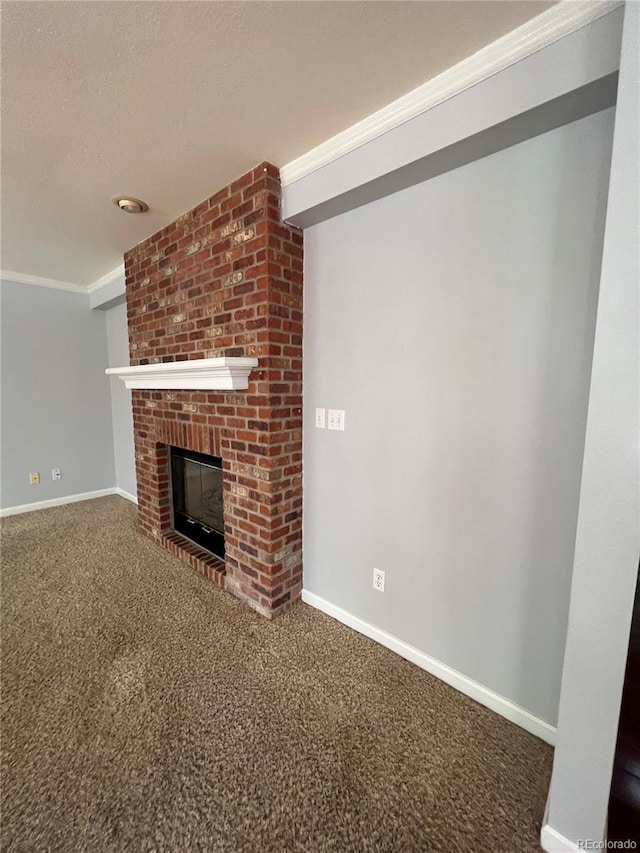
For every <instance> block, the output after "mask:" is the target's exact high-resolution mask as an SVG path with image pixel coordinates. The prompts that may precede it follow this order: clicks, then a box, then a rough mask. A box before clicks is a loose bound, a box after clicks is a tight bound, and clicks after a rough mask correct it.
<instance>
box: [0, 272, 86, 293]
mask: <svg viewBox="0 0 640 853" xmlns="http://www.w3.org/2000/svg"><path fill="white" fill-rule="evenodd" d="M0 278H2V279H6V280H7V281H15V282H17V283H18V284H32V285H35V286H36V287H50V288H53V289H54V290H68V291H69V292H70V293H84V294H85V295H86V293H87V288H86V287H83V285H81V284H74V283H73V282H71V281H58V280H57V279H55V278H41V276H39V275H25V274H24V273H21V272H12V271H11V270H0Z"/></svg>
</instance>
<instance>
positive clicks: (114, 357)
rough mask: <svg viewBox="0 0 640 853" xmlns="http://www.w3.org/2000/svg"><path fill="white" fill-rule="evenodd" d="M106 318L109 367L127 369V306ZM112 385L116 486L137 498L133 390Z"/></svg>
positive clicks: (113, 378)
mask: <svg viewBox="0 0 640 853" xmlns="http://www.w3.org/2000/svg"><path fill="white" fill-rule="evenodd" d="M105 316H106V320H107V342H108V348H109V367H123V366H126V365H128V364H129V333H128V330H127V306H126V304H123V305H117V306H116V307H115V308H110V309H109V310H108V311H106V314H105ZM110 382H111V414H112V418H113V450H114V458H115V469H116V486H117V488H119V489H121V490H122V491H124V492H126V493H127V494H128V495H131V496H133V497H135V496H136V495H137V490H136V467H135V450H134V443H133V412H132V409H131V391H129V390H128V389H127V388H126V387H125V384H124V382H122V380H121V379H118V377H117V376H111V377H110Z"/></svg>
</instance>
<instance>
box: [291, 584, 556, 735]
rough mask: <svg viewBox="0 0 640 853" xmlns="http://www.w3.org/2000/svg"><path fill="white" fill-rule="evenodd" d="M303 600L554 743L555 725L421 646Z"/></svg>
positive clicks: (311, 597) (309, 597)
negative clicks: (423, 650)
mask: <svg viewBox="0 0 640 853" xmlns="http://www.w3.org/2000/svg"><path fill="white" fill-rule="evenodd" d="M302 600H303V601H304V602H305V603H306V604H309V605H311V607H315V608H316V609H317V610H322V612H323V613H326V614H327V615H328V616H332V617H333V618H334V619H337V620H338V622H342V623H344V624H345V625H348V626H349V627H350V628H353V629H354V630H355V631H358V632H359V633H360V634H364V635H365V637H369V639H371V640H375V641H376V642H377V643H380V645H382V646H386V648H388V649H391V651H392V652H396V654H398V655H400V656H401V657H403V658H405V659H406V660H408V661H411V663H414V664H415V665H416V666H419V667H420V668H421V669H424V670H426V672H429V673H431V675H435V676H436V677H437V678H440V679H441V680H442V681H445V682H446V683H447V684H449V685H450V686H451V687H455V688H456V690H459V691H460V692H461V693H464V694H466V695H467V696H469V697H470V698H471V699H474V700H475V701H476V702H479V703H480V704H481V705H484V706H485V707H486V708H490V709H491V710H492V711H495V712H496V713H497V714H500V716H501V717H504V718H505V719H507V720H509V721H510V722H512V723H515V724H516V725H517V726H520V727H521V728H523V729H525V730H526V731H528V732H530V733H531V734H532V735H535V736H536V737H539V738H540V739H541V740H544V741H546V743H550V744H551V745H553V744H554V743H555V736H556V729H555V727H554V726H552V725H550V724H549V723H546V722H545V721H544V720H541V719H540V718H539V717H535V716H534V715H533V714H531V713H530V712H529V711H526V710H525V709H524V708H521V707H520V706H519V705H516V704H515V703H513V702H511V701H510V700H509V699H505V697H504V696H500V694H498V693H494V691H493V690H489V688H488V687H485V686H484V685H482V684H479V683H478V682H477V681H473V679H471V678H468V677H467V676H466V675H463V674H462V673H460V672H457V671H456V670H455V669H451V667H449V666H447V665H446V664H444V663H441V662H440V661H438V660H436V659H435V658H432V657H430V656H429V655H427V654H425V653H424V652H421V651H420V649H416V648H415V647H414V646H410V645H409V644H408V643H405V642H404V641H403V640H400V639H398V637H394V636H393V635H392V634H388V633H387V632H386V631H383V630H382V629H381V628H377V627H376V626H375V625H372V624H371V623H370V622H365V621H364V619H360V618H359V617H358V616H354V615H353V614H351V613H348V612H347V611H346V610H343V609H342V608H341V607H338V606H337V605H335V604H331V602H329V601H327V600H326V599H324V598H321V597H320V596H319V595H315V594H314V593H313V592H309V591H308V590H306V589H303V590H302Z"/></svg>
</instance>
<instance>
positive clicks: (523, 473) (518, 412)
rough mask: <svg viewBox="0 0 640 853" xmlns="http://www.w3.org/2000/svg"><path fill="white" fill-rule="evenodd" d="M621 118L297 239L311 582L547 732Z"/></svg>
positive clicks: (497, 158)
mask: <svg viewBox="0 0 640 853" xmlns="http://www.w3.org/2000/svg"><path fill="white" fill-rule="evenodd" d="M612 113H613V111H612V110H608V111H606V112H604V113H599V114H596V115H594V116H591V117H589V118H586V119H583V120H581V121H579V122H576V123H574V124H572V125H568V126H566V127H563V128H560V129H559V130H556V131H553V132H551V133H548V134H545V135H544V136H539V137H537V138H535V139H532V140H529V141H527V142H524V143H522V144H520V145H518V146H515V147H513V148H510V149H508V150H505V151H502V152H500V153H498V154H495V155H492V156H491V157H488V158H486V159H484V160H481V161H478V162H475V163H471V164H469V165H467V166H464V167H462V168H460V169H458V170H456V171H454V172H450V173H447V174H444V175H441V176H439V177H436V178H434V179H432V180H431V181H428V182H426V183H423V184H420V185H417V186H415V187H412V188H411V189H408V190H405V191H403V192H402V193H398V194H396V195H393V196H390V197H388V198H385V199H382V200H380V201H376V202H374V203H372V204H370V205H367V206H364V207H362V208H359V209H357V210H354V211H351V212H349V213H345V214H343V215H342V216H339V217H336V218H334V219H331V220H328V221H326V222H323V223H321V224H318V225H316V226H313V227H311V228H309V229H308V230H306V231H305V341H304V365H305V374H304V381H305V386H304V387H305V391H304V404H305V441H304V470H305V474H304V478H305V479H304V493H305V505H304V511H305V531H304V557H305V576H304V586H305V589H306V590H308V591H310V592H312V593H315V594H316V595H319V596H321V597H323V598H324V599H326V600H328V601H330V602H331V603H333V604H335V605H338V606H340V607H342V608H344V609H345V610H347V611H349V612H350V613H352V614H354V615H356V616H358V617H360V618H362V619H365V620H367V621H368V622H370V623H373V624H374V625H376V626H378V627H380V628H382V629H383V630H385V631H388V632H389V633H391V634H393V635H395V636H396V637H399V638H400V639H402V640H404V641H405V642H407V643H409V644H411V645H413V646H415V647H416V648H418V649H420V650H422V651H424V652H425V653H427V654H429V655H431V656H432V657H434V658H436V659H438V660H439V661H441V662H443V663H445V664H446V665H448V666H450V667H452V668H454V669H456V670H458V671H459V672H461V673H463V674H464V675H466V676H468V677H470V678H472V679H474V680H476V681H478V682H480V683H481V684H483V685H485V686H486V687H488V688H490V689H492V690H494V691H496V692H497V693H499V694H501V695H502V696H505V697H506V698H508V699H510V700H511V701H513V702H515V703H516V704H518V705H520V706H522V707H523V708H525V709H527V710H528V711H530V712H531V713H533V714H534V715H536V716H539V717H541V718H542V719H543V720H545V721H547V722H549V723H551V724H555V722H556V715H557V706H558V695H559V689H560V675H561V666H562V655H563V650H564V641H565V633H566V622H567V608H568V599H569V586H570V577H571V565H572V559H573V546H574V536H575V525H576V516H577V501H578V491H579V485H580V469H581V461H582V450H583V441H584V430H585V419H586V407H587V393H588V384H589V373H590V364H591V355H592V342H593V328H594V322H595V306H596V298H597V288H598V279H599V273H600V258H601V248H602V234H603V228H604V215H605V204H606V193H607V183H608V167H609V156H610V146H611V134H612V120H613V115H612ZM316 406H323V407H327V408H329V407H330V408H341V409H345V410H346V429H345V432H333V431H328V430H317V429H314V423H313V415H314V408H315V407H316ZM374 566H377V567H379V568H382V569H384V570H385V571H386V592H385V593H384V594H381V593H378V592H374V591H373V589H372V577H371V576H372V569H373V567H374Z"/></svg>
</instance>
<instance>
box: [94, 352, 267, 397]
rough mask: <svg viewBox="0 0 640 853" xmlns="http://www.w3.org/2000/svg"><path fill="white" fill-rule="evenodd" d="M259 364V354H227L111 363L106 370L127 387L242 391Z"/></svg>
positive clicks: (247, 385)
mask: <svg viewBox="0 0 640 853" xmlns="http://www.w3.org/2000/svg"><path fill="white" fill-rule="evenodd" d="M257 366H258V359H257V358H235V357H231V356H227V357H222V358H193V359H188V360H186V361H168V362H164V363H163V364H140V365H136V366H134V367H108V368H107V369H106V370H105V373H106V374H107V375H108V376H117V377H119V378H120V379H122V381H123V382H124V384H125V385H126V386H127V388H138V389H140V388H146V389H156V390H158V389H163V390H168V389H175V390H213V391H242V390H244V389H245V388H248V387H249V374H250V373H251V371H252V370H253V368H254V367H257Z"/></svg>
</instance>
